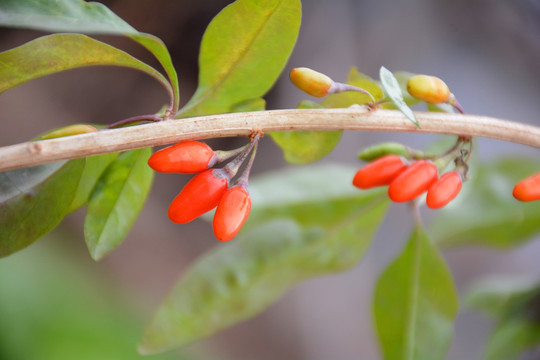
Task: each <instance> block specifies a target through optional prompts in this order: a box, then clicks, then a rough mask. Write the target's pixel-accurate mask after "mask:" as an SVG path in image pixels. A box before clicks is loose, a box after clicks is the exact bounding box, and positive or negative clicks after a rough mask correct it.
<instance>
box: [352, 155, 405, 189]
mask: <svg viewBox="0 0 540 360" xmlns="http://www.w3.org/2000/svg"><path fill="white" fill-rule="evenodd" d="M405 169H407V165H406V164H405V162H404V160H403V158H402V157H400V156H397V155H385V156H383V157H380V158H378V159H377V160H375V161H373V162H371V163H369V164H368V165H366V166H364V167H363V168H362V169H360V170H358V171H357V172H356V174H355V175H354V178H353V185H354V186H356V187H357V188H360V189H370V188H372V187H376V186H384V185H389V184H390V183H391V182H392V180H394V179H395V178H396V176H398V175H399V174H400V173H401V172H403V171H404V170H405Z"/></svg>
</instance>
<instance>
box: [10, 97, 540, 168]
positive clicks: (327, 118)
mask: <svg viewBox="0 0 540 360" xmlns="http://www.w3.org/2000/svg"><path fill="white" fill-rule="evenodd" d="M416 116H417V118H418V119H419V120H421V122H422V128H421V129H419V128H417V127H416V126H415V125H414V124H412V123H411V122H410V121H409V120H408V119H407V118H406V117H405V116H404V115H403V114H402V113H401V112H399V111H395V110H376V111H370V110H369V108H368V107H366V106H363V107H355V108H348V109H289V110H271V111H257V112H246V113H233V114H219V115H210V116H201V117H194V118H185V119H178V120H166V121H158V122H152V123H149V124H142V125H139V126H131V127H125V128H121V129H107V130H101V131H98V132H94V133H89V134H81V135H74V136H68V137H63V138H57V139H51V140H42V141H35V142H25V143H20V144H16V145H11V146H5V147H1V148H0V159H2V161H0V171H5V170H10V169H16V168H22V167H27V166H34V165H39V164H44V163H48V162H53V161H58V160H66V159H75V158H80V157H87V156H92V155H99V154H105V153H110V152H117V151H126V150H133V149H138V148H143V147H150V146H159V145H166V144H172V143H176V142H179V141H183V140H195V139H209V138H218V137H232V136H249V135H250V134H251V133H252V132H253V131H256V130H261V131H264V132H267V131H290V130H357V131H359V130H363V131H392V132H416V133H440V134H453V135H458V136H480V137H487V138H492V139H498V140H504V141H510V142H514V143H519V144H523V145H529V146H532V147H536V148H540V127H537V126H532V125H527V124H522V123H518V122H512V121H508V120H503V119H497V118H493V117H488V116H476V115H468V114H467V115H462V114H449V113H436V112H417V113H416Z"/></svg>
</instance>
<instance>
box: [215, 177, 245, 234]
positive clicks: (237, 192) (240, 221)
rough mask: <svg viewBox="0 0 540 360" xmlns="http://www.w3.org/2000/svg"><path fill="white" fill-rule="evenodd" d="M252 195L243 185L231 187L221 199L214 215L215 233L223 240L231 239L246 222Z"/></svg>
mask: <svg viewBox="0 0 540 360" xmlns="http://www.w3.org/2000/svg"><path fill="white" fill-rule="evenodd" d="M250 210H251V197H250V196H249V193H248V192H247V191H246V189H244V187H242V186H233V187H231V188H229V189H228V190H227V191H226V192H225V194H223V197H222V198H221V200H220V201H219V204H218V207H217V209H216V214H215V215H214V234H215V235H216V237H217V238H218V239H219V240H221V241H228V240H231V239H232V238H233V237H235V236H236V234H238V232H239V231H240V229H241V228H242V225H244V223H245V222H246V220H247V218H248V216H249V211H250Z"/></svg>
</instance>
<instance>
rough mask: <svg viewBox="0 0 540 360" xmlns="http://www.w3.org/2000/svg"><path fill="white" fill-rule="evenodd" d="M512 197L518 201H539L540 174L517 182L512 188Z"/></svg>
mask: <svg viewBox="0 0 540 360" xmlns="http://www.w3.org/2000/svg"><path fill="white" fill-rule="evenodd" d="M513 195H514V197H515V198H516V199H518V200H519V201H534V200H540V173H537V174H534V175H531V176H529V177H528V178H526V179H523V180H521V181H520V182H518V183H517V184H516V186H514V192H513Z"/></svg>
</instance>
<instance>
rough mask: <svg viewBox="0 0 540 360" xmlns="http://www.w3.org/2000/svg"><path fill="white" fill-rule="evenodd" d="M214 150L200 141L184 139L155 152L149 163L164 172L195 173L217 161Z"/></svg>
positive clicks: (153, 167)
mask: <svg viewBox="0 0 540 360" xmlns="http://www.w3.org/2000/svg"><path fill="white" fill-rule="evenodd" d="M214 155H215V154H214V151H213V150H212V149H211V148H210V146H208V145H206V144H205V143H203V142H199V141H182V142H181V143H178V144H176V145H172V146H169V147H167V148H165V149H161V150H159V151H157V152H155V153H154V154H153V155H152V156H151V157H150V159H149V160H148V165H150V167H151V168H152V169H154V170H156V171H159V172H164V173H181V174H193V173H198V172H201V171H203V170H206V169H208V168H209V167H212V165H214V162H215V156H214Z"/></svg>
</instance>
